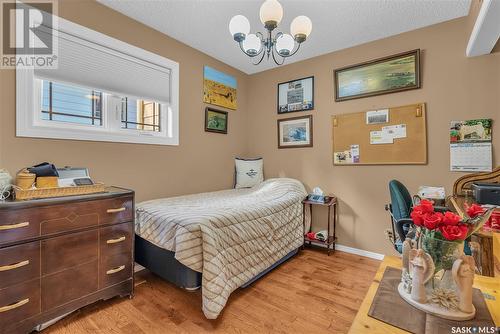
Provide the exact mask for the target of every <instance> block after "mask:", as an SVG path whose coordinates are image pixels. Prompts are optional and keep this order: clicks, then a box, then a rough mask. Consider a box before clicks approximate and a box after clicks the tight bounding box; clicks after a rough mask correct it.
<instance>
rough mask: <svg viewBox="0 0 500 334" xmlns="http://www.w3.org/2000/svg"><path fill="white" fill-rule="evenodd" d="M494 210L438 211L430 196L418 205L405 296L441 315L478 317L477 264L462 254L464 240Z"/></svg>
mask: <svg viewBox="0 0 500 334" xmlns="http://www.w3.org/2000/svg"><path fill="white" fill-rule="evenodd" d="M492 212H493V209H489V210H486V211H485V212H483V211H482V208H481V210H475V209H474V210H468V217H466V218H464V219H462V218H461V217H460V216H459V215H456V214H454V213H452V212H445V213H444V214H443V213H441V212H435V211H434V206H433V204H432V202H431V201H428V200H422V201H421V202H420V204H419V205H417V206H415V207H414V208H413V211H412V213H411V218H412V220H413V223H414V225H415V226H416V228H417V232H416V235H417V242H416V245H417V249H413V248H412V245H411V243H409V242H405V243H404V247H403V248H404V250H403V265H404V266H405V267H404V268H403V273H402V275H401V283H400V284H399V286H398V291H399V294H400V296H401V297H402V298H403V299H404V300H405V301H406V302H408V303H409V304H410V305H412V306H414V307H416V308H418V309H420V310H422V311H424V312H426V313H429V314H432V315H435V316H437V317H441V318H445V319H450V320H458V321H461V320H469V319H472V318H474V316H475V314H476V309H475V308H474V305H473V304H472V297H471V296H472V283H473V280H474V269H475V263H474V258H473V257H472V256H467V255H465V254H464V253H463V249H464V240H465V239H467V238H468V237H469V236H470V235H472V233H474V232H475V231H477V230H479V229H480V228H481V227H482V226H483V224H484V223H485V222H486V221H487V220H488V219H489V218H490V216H491V214H492ZM408 248H409V249H408Z"/></svg>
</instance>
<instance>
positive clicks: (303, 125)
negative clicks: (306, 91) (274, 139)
mask: <svg viewBox="0 0 500 334" xmlns="http://www.w3.org/2000/svg"><path fill="white" fill-rule="evenodd" d="M311 146H313V124H312V115H309V116H301V117H292V118H284V119H279V120H278V148H295V147H311Z"/></svg>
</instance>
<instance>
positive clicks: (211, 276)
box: [135, 178, 307, 319]
mask: <svg viewBox="0 0 500 334" xmlns="http://www.w3.org/2000/svg"><path fill="white" fill-rule="evenodd" d="M306 194H307V193H306V191H305V189H304V186H303V185H302V183H300V182H299V181H297V180H293V179H287V178H279V179H269V180H266V181H264V182H262V183H260V184H259V185H257V186H254V187H252V188H248V189H232V190H223V191H217V192H209V193H202V194H195V195H188V196H180V197H173V198H165V199H157V200H152V201H147V202H143V203H140V204H138V205H137V210H136V228H135V230H136V251H135V252H136V262H138V263H139V264H141V265H143V266H144V267H146V268H148V269H150V270H151V271H152V272H154V273H156V274H158V275H159V276H161V277H163V278H164V279H166V280H168V281H170V282H172V283H174V284H176V285H178V286H180V287H183V288H187V289H193V288H197V287H199V286H200V284H201V286H202V299H203V305H202V309H203V313H204V314H205V316H206V317H207V318H208V319H215V318H217V317H218V315H219V314H220V312H221V311H222V309H223V308H224V306H225V304H226V302H227V300H228V298H229V295H230V294H231V293H232V292H233V291H234V290H236V289H238V288H240V287H244V286H246V285H248V284H250V283H251V282H253V281H254V280H256V279H257V278H259V277H261V276H262V275H263V274H265V273H266V272H268V271H269V270H271V269H272V268H274V267H275V266H277V265H279V264H280V263H282V262H284V261H285V260H286V259H288V258H289V257H291V256H293V255H294V254H295V253H296V252H297V250H298V248H299V247H300V246H302V244H303V233H304V227H303V211H302V204H301V202H302V200H303V199H304V197H305V196H306Z"/></svg>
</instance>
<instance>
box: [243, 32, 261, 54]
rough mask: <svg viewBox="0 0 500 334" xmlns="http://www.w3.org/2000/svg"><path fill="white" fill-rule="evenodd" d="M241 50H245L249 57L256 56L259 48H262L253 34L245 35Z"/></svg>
mask: <svg viewBox="0 0 500 334" xmlns="http://www.w3.org/2000/svg"><path fill="white" fill-rule="evenodd" d="M242 46H243V50H245V51H246V52H247V53H248V54H250V55H256V54H257V53H259V51H260V48H261V47H262V44H261V41H260V38H259V37H257V35H255V34H250V35H247V37H246V38H245V40H244V41H243V45H242Z"/></svg>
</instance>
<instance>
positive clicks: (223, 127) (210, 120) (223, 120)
mask: <svg viewBox="0 0 500 334" xmlns="http://www.w3.org/2000/svg"><path fill="white" fill-rule="evenodd" d="M228 117H229V116H228V112H227V111H222V110H217V109H213V108H210V107H206V108H205V131H207V132H216V133H224V134H227V121H228Z"/></svg>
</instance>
